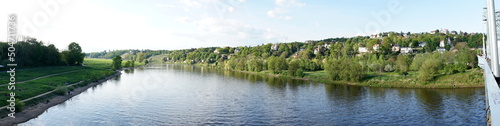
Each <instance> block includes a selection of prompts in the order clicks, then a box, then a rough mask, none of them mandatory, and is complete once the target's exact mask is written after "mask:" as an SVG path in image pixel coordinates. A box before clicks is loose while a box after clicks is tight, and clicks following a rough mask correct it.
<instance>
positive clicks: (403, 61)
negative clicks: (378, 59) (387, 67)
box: [396, 55, 411, 72]
mask: <svg viewBox="0 0 500 126" xmlns="http://www.w3.org/2000/svg"><path fill="white" fill-rule="evenodd" d="M410 64H411V59H410V57H409V56H408V55H399V56H398V58H397V59H396V70H397V71H399V72H408V70H409V68H410Z"/></svg>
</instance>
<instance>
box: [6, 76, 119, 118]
mask: <svg viewBox="0 0 500 126" xmlns="http://www.w3.org/2000/svg"><path fill="white" fill-rule="evenodd" d="M120 75H121V70H120V71H118V72H116V73H115V74H113V75H111V76H108V77H106V78H104V79H101V80H99V81H97V82H92V83H90V84H88V85H87V86H84V87H78V88H75V90H73V91H72V92H71V95H64V96H55V97H53V98H51V99H50V102H49V103H48V104H45V103H38V104H36V105H34V106H31V107H28V108H24V110H23V111H22V112H17V113H16V114H15V117H16V118H11V117H8V116H6V117H3V118H2V119H0V126H11V125H16V124H19V123H23V122H27V121H29V120H30V119H33V118H36V117H38V116H39V115H41V114H43V113H44V112H45V111H47V110H48V109H49V108H50V107H52V106H55V105H58V104H61V103H63V102H65V101H66V100H68V99H70V98H72V97H73V96H76V95H78V94H80V93H82V92H84V91H86V90H87V89H88V88H90V87H93V86H96V85H98V84H101V83H103V82H105V81H107V80H109V79H112V78H114V77H116V76H120Z"/></svg>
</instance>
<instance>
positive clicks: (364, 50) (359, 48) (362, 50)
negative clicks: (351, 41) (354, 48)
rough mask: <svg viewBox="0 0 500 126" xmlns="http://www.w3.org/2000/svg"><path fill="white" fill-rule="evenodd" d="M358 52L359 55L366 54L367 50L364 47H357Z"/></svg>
mask: <svg viewBox="0 0 500 126" xmlns="http://www.w3.org/2000/svg"><path fill="white" fill-rule="evenodd" d="M358 52H359V53H368V48H366V47H358Z"/></svg>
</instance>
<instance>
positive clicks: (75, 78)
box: [0, 59, 115, 106]
mask: <svg viewBox="0 0 500 126" xmlns="http://www.w3.org/2000/svg"><path fill="white" fill-rule="evenodd" d="M68 71H74V72H71V73H70V74H59V75H55V76H50V77H46V78H41V79H37V80H32V81H28V82H25V83H18V84H15V87H16V91H15V93H16V96H15V98H17V99H20V100H24V99H27V98H30V97H33V96H36V95H39V94H42V93H45V92H48V91H52V90H54V89H55V88H56V87H57V86H59V85H66V84H72V83H76V82H80V81H83V83H81V84H79V85H75V86H85V85H87V84H89V83H90V82H92V81H96V80H99V79H102V78H105V77H107V76H110V75H112V74H114V73H115V72H114V71H112V70H111V60H105V59H85V61H84V66H58V67H43V68H32V69H22V70H17V71H16V82H20V81H24V80H31V79H34V78H38V77H42V76H47V75H51V74H57V73H63V72H68ZM1 74H3V76H2V78H0V82H2V83H1V84H5V83H8V82H9V80H8V79H9V78H8V77H9V76H8V74H7V73H1ZM10 92H11V91H9V90H8V88H7V85H4V86H0V100H1V101H6V100H7V99H8V98H10V96H5V95H6V94H8V93H10ZM49 96H53V94H51V95H49ZM48 98H49V97H41V99H44V100H45V99H48ZM36 101H40V99H33V100H31V101H28V102H27V103H28V104H27V105H31V104H34V103H37V102H36ZM7 104H8V103H7V102H0V106H5V105H7Z"/></svg>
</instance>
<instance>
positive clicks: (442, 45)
mask: <svg viewBox="0 0 500 126" xmlns="http://www.w3.org/2000/svg"><path fill="white" fill-rule="evenodd" d="M444 46H445V44H444V40H441V41H439V47H441V48H444Z"/></svg>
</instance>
